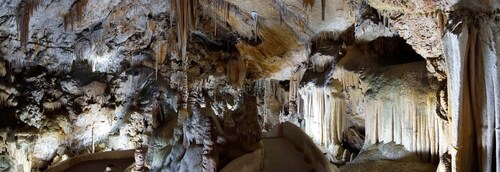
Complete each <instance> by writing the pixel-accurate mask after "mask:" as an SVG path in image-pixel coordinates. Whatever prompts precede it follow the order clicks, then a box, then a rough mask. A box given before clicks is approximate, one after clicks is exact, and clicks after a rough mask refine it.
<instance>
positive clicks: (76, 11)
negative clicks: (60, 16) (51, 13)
mask: <svg viewBox="0 0 500 172" xmlns="http://www.w3.org/2000/svg"><path fill="white" fill-rule="evenodd" d="M87 3H88V0H77V1H76V2H75V3H74V4H73V6H72V7H71V8H70V9H69V11H68V13H66V14H65V15H64V30H66V31H67V30H68V29H71V30H73V29H74V28H75V25H78V24H80V21H81V20H82V19H83V12H84V9H85V6H87Z"/></svg>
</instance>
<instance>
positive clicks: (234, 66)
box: [226, 59, 247, 88]
mask: <svg viewBox="0 0 500 172" xmlns="http://www.w3.org/2000/svg"><path fill="white" fill-rule="evenodd" d="M246 75H247V62H246V61H245V60H240V59H237V60H236V59H233V60H230V61H229V62H228V63H227V74H226V76H227V78H228V80H229V82H230V83H231V85H232V86H233V87H236V88H241V87H242V86H243V84H244V83H245V78H246Z"/></svg>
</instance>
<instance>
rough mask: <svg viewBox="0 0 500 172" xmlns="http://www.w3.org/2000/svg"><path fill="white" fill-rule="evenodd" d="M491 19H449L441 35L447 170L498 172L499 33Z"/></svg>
mask: <svg viewBox="0 0 500 172" xmlns="http://www.w3.org/2000/svg"><path fill="white" fill-rule="evenodd" d="M471 16H474V15H471ZM491 20H493V18H489V17H485V16H480V15H477V16H474V17H472V18H464V19H459V20H454V21H455V22H453V23H450V24H449V26H448V29H450V30H449V31H448V32H447V33H446V34H445V35H444V37H443V39H444V40H443V43H444V44H445V46H444V47H445V57H446V61H447V65H448V66H447V69H448V71H447V73H448V95H449V97H448V102H449V105H450V106H449V116H450V117H451V124H452V128H451V145H450V147H449V150H450V154H451V156H452V170H453V171H500V149H499V148H500V146H499V142H500V140H499V138H500V88H499V81H500V78H499V73H500V72H499V69H498V65H499V62H498V61H499V56H498V53H497V52H498V51H499V50H500V49H499V47H498V41H499V38H498V37H499V35H498V33H499V30H498V27H497V26H494V24H492V23H495V22H493V21H491ZM495 29H496V30H495Z"/></svg>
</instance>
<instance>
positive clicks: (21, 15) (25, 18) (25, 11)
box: [16, 0, 40, 49]
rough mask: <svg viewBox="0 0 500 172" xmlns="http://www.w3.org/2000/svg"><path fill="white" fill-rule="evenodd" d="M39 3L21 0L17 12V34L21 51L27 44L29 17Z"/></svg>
mask: <svg viewBox="0 0 500 172" xmlns="http://www.w3.org/2000/svg"><path fill="white" fill-rule="evenodd" d="M39 3H40V1H39V0H23V1H21V4H20V5H19V9H18V10H17V16H16V17H17V20H16V22H17V32H18V34H19V41H20V44H21V47H22V48H23V49H25V48H26V45H27V44H28V37H29V25H30V19H31V15H33V11H35V10H36V9H37V8H38V6H39Z"/></svg>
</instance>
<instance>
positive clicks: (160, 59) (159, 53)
mask: <svg viewBox="0 0 500 172" xmlns="http://www.w3.org/2000/svg"><path fill="white" fill-rule="evenodd" d="M168 48H169V45H168V42H167V41H158V45H157V46H156V53H155V54H156V58H155V59H156V63H155V71H156V78H158V67H159V66H162V65H163V64H165V61H166V59H167V55H168Z"/></svg>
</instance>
